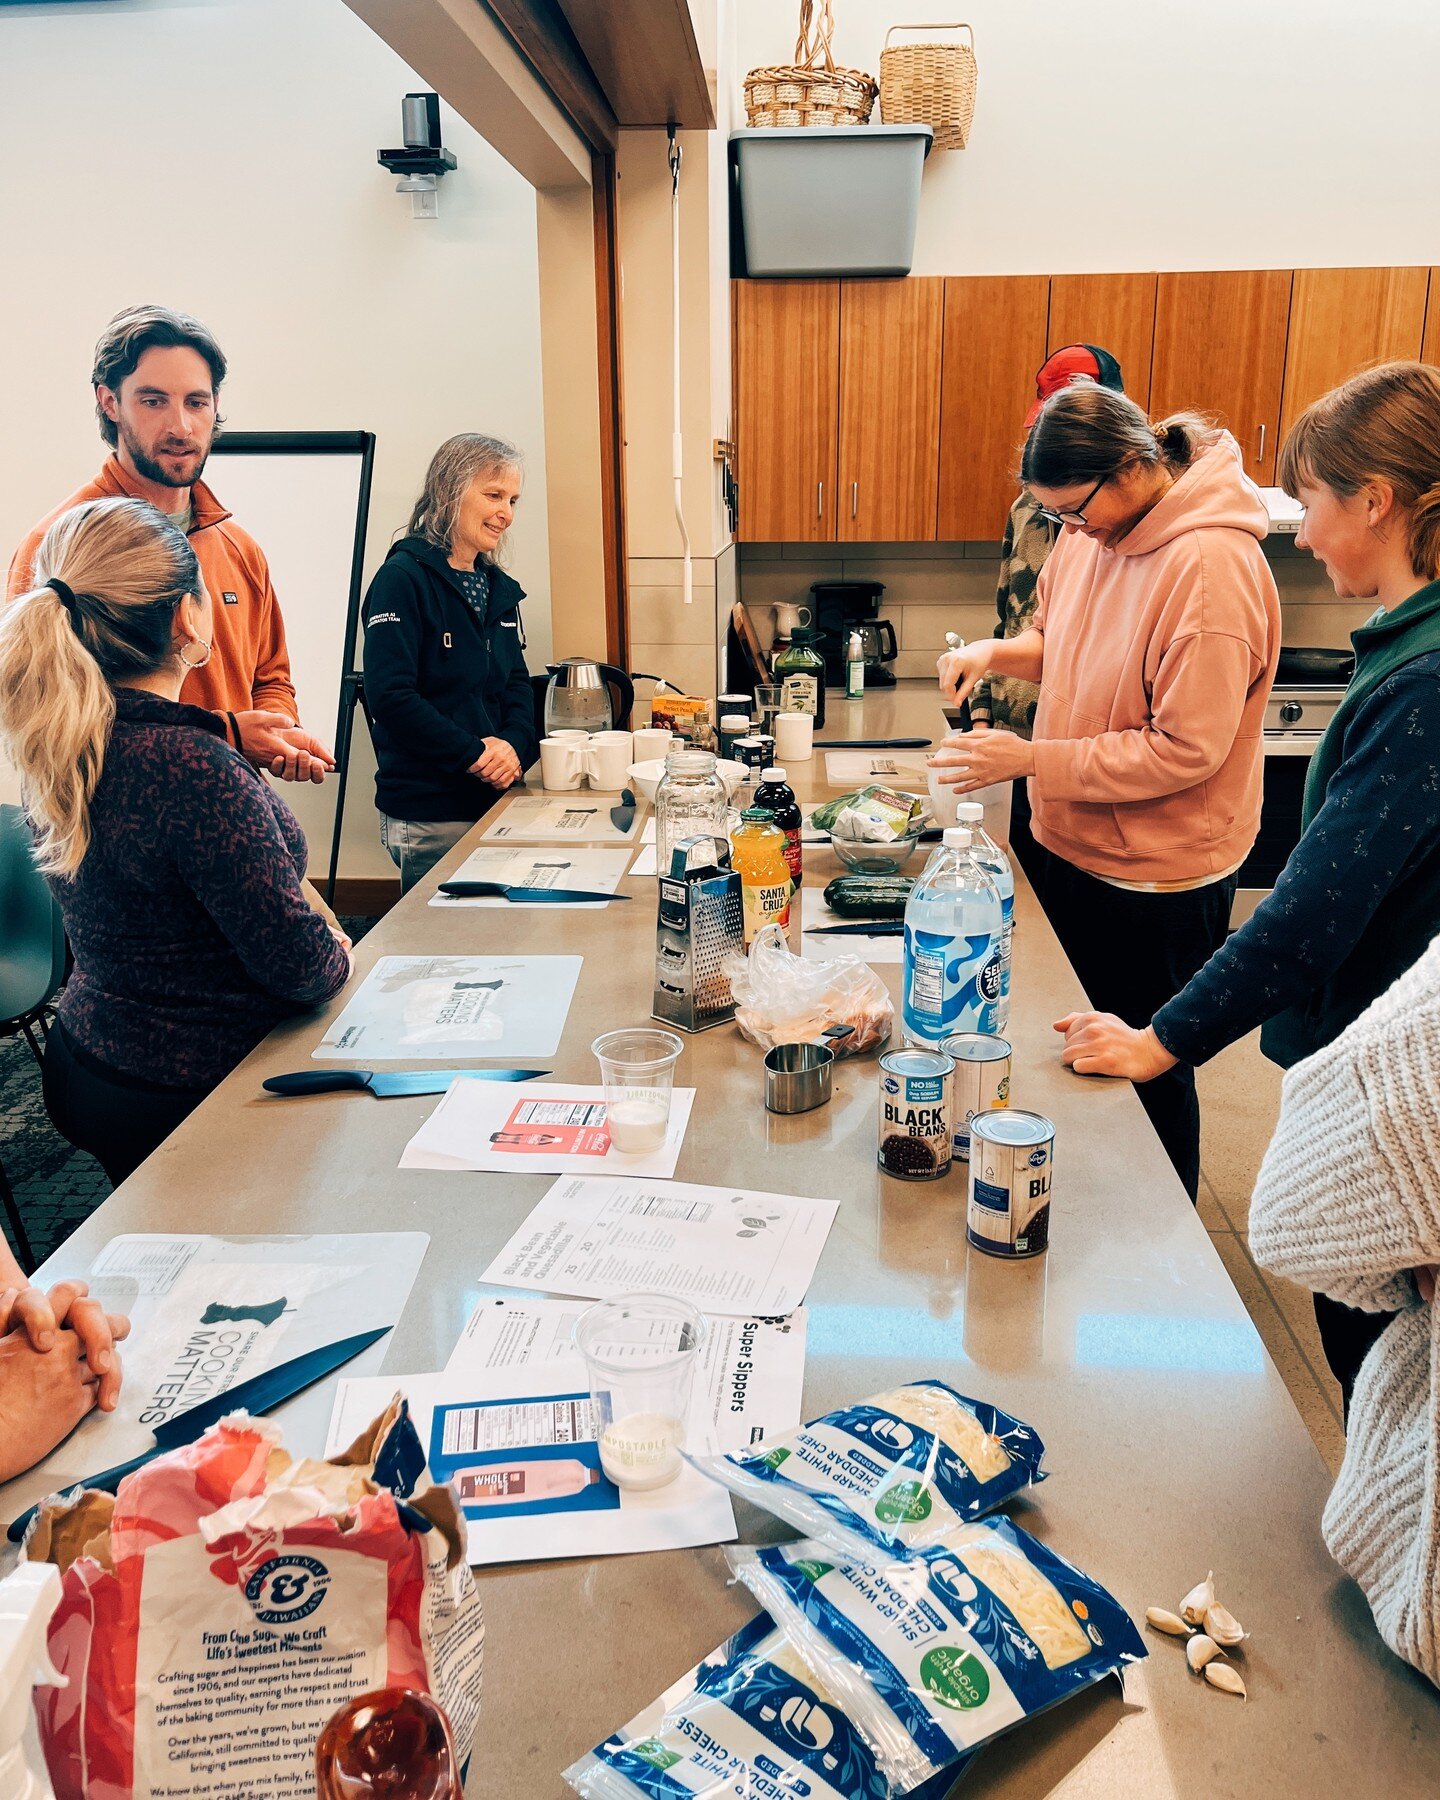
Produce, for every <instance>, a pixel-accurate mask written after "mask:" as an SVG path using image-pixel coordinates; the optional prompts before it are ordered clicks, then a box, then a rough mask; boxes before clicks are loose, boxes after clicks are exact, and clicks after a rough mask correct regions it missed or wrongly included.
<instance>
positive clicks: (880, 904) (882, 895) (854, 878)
mask: <svg viewBox="0 0 1440 1800" xmlns="http://www.w3.org/2000/svg"><path fill="white" fill-rule="evenodd" d="M914 885H915V883H914V882H913V881H910V880H907V879H906V877H905V876H903V875H837V876H836V877H835V879H834V881H832V882H831V883H830V884H829V886H828V887H827V888H826V889H825V904H826V905H827V906H828V907H829V908H830V910H831V912H833V913H839V915H840V917H841V918H842V919H903V918H904V917H905V902H906V901H907V900H908V899H909V898H910V890H911V888H912V887H914Z"/></svg>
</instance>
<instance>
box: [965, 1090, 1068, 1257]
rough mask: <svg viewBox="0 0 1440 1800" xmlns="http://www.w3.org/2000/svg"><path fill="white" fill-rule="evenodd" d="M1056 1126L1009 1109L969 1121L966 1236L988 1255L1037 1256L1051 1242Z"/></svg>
mask: <svg viewBox="0 0 1440 1800" xmlns="http://www.w3.org/2000/svg"><path fill="white" fill-rule="evenodd" d="M1054 1161H1055V1127H1054V1126H1053V1125H1052V1124H1051V1123H1050V1121H1049V1120H1048V1119H1045V1118H1042V1117H1041V1116H1040V1114H1039V1113H1033V1112H1020V1111H1018V1110H1017V1109H1015V1108H1013V1107H1007V1108H1006V1109H1005V1110H1004V1111H1003V1112H991V1113H980V1114H978V1115H977V1116H976V1117H975V1118H974V1119H973V1120H972V1121H971V1125H970V1204H969V1210H968V1213H967V1227H968V1230H967V1235H968V1236H969V1239H970V1242H971V1243H972V1244H973V1245H974V1246H975V1248H976V1249H977V1250H984V1251H986V1252H987V1254H989V1255H990V1256H1009V1257H1021V1256H1039V1254H1040V1252H1041V1251H1042V1250H1044V1249H1045V1248H1046V1246H1047V1245H1048V1244H1049V1242H1050V1176H1051V1173H1052V1171H1053V1167H1054Z"/></svg>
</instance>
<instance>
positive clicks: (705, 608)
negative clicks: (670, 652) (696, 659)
mask: <svg viewBox="0 0 1440 1800" xmlns="http://www.w3.org/2000/svg"><path fill="white" fill-rule="evenodd" d="M630 636H631V637H632V638H634V639H637V640H638V641H639V642H641V643H650V644H704V645H707V646H713V645H714V642H715V589H714V587H713V585H711V586H708V587H702V586H701V585H700V583H699V582H698V581H697V582H696V583H695V587H694V598H693V599H692V601H691V603H690V604H689V606H687V605H686V604H685V595H684V589H683V588H682V587H681V586H680V584H679V583H678V582H677V583H676V584H675V585H674V586H673V587H636V586H635V585H634V584H633V582H632V584H631V588H630Z"/></svg>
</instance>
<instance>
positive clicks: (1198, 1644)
mask: <svg viewBox="0 0 1440 1800" xmlns="http://www.w3.org/2000/svg"><path fill="white" fill-rule="evenodd" d="M1224 1654H1225V1652H1224V1651H1223V1650H1222V1649H1221V1648H1220V1646H1219V1645H1218V1644H1217V1643H1216V1642H1215V1640H1214V1638H1208V1637H1206V1636H1205V1635H1204V1633H1203V1632H1197V1633H1196V1635H1195V1636H1194V1637H1192V1638H1191V1640H1190V1642H1189V1643H1188V1644H1187V1645H1186V1646H1185V1660H1186V1662H1187V1663H1189V1665H1190V1672H1191V1674H1192V1675H1199V1674H1201V1673H1202V1672H1203V1670H1204V1668H1205V1665H1206V1664H1207V1663H1211V1662H1214V1660H1215V1658H1216V1657H1217V1656H1223V1655H1224Z"/></svg>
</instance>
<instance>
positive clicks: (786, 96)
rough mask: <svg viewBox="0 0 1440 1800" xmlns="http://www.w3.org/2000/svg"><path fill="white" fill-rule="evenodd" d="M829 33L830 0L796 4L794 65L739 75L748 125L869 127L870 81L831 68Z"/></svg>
mask: <svg viewBox="0 0 1440 1800" xmlns="http://www.w3.org/2000/svg"><path fill="white" fill-rule="evenodd" d="M834 35H835V16H834V14H833V12H832V11H831V0H800V35H799V37H798V38H797V39H796V40H795V61H794V62H793V63H779V64H777V65H775V66H774V67H772V68H761V69H752V70H751V71H750V73H749V74H748V75H747V76H746V77H745V113H746V117H747V118H748V119H749V121H750V124H751V125H752V126H764V125H769V126H776V127H781V126H797V125H868V124H869V123H870V113H871V109H872V108H873V107H874V105H875V95H876V92H877V87H876V82H875V78H874V76H873V75H866V74H865V73H864V72H863V71H862V70H860V69H839V68H837V67H836V66H835V58H834V57H833V56H832V55H831V52H830V45H831V41H832V39H833V38H834Z"/></svg>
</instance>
